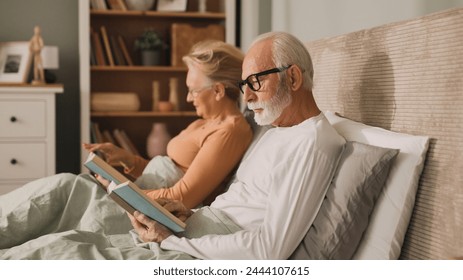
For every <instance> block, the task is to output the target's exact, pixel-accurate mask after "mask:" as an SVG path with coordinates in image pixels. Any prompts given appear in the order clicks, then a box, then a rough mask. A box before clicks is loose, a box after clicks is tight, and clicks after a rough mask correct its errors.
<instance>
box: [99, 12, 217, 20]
mask: <svg viewBox="0 0 463 280" xmlns="http://www.w3.org/2000/svg"><path fill="white" fill-rule="evenodd" d="M90 14H91V15H92V16H114V17H123V16H125V17H159V18H190V19H193V18H194V19H216V20H224V19H225V13H215V12H206V13H199V12H158V11H115V10H108V11H96V10H92V11H91V12H90Z"/></svg>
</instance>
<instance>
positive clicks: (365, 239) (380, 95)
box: [0, 9, 463, 259]
mask: <svg viewBox="0 0 463 280" xmlns="http://www.w3.org/2000/svg"><path fill="white" fill-rule="evenodd" d="M461 30H463V9H452V10H447V11H443V12H439V13H435V14H431V15H427V16H424V17H420V18H417V19H413V20H407V21H403V22H397V23H392V24H387V25H383V26H379V27H376V28H372V29H367V30H362V31H358V32H354V33H350V34H345V35H341V36H337V37H333V38H326V39H321V40H317V41H313V42H307V43H306V46H307V48H308V50H309V52H310V53H311V55H312V58H313V63H314V70H315V76H314V95H315V98H316V100H317V103H318V104H319V106H320V108H321V109H322V110H323V111H324V112H325V115H326V116H327V118H328V120H329V121H330V122H331V123H332V124H333V126H334V127H335V128H336V129H337V130H338V132H339V133H340V134H341V135H343V136H344V137H345V138H346V139H347V140H348V141H349V143H361V144H364V145H370V146H371V147H377V148H378V149H384V150H381V151H383V152H384V153H382V152H381V151H380V152H381V153H379V154H380V155H384V154H388V157H387V158H388V162H389V163H390V164H389V165H388V168H387V172H385V173H384V172H383V173H381V174H383V175H381V176H382V177H384V180H382V183H381V187H380V188H377V191H375V195H371V196H369V197H368V199H370V198H372V197H374V199H371V201H370V202H369V203H362V205H364V207H363V206H362V207H363V208H362V209H364V210H362V211H361V213H360V212H359V213H360V214H361V215H360V214H359V215H357V216H356V215H350V216H349V217H350V218H349V219H350V220H349V221H351V222H352V223H351V224H349V225H345V220H346V219H345V218H344V217H341V218H340V219H339V221H340V222H339V224H343V228H342V229H341V230H342V235H339V234H338V233H339V232H337V231H338V229H339V227H337V228H336V229H335V230H334V231H336V232H335V233H334V234H333V233H330V235H326V234H325V235H322V236H320V234H319V233H320V232H323V230H318V229H324V230H326V231H328V232H329V231H333V229H332V228H329V227H327V226H326V221H327V220H329V219H330V218H326V216H327V215H332V212H331V210H330V209H332V207H331V206H330V205H331V204H329V202H330V198H329V197H334V200H336V195H338V194H339V191H337V188H336V184H335V183H336V181H338V182H339V181H340V182H343V181H344V180H343V178H342V176H341V175H340V174H342V173H343V174H346V173H350V172H349V171H350V170H349V169H348V167H351V165H350V164H344V165H340V167H338V171H339V170H342V169H341V167H345V168H346V170H347V171H346V170H344V171H343V172H338V175H339V176H338V175H337V176H335V179H334V180H333V184H332V186H333V187H331V186H330V189H329V190H328V193H327V199H326V201H327V203H325V202H324V203H323V204H322V208H321V209H320V212H319V214H318V215H317V218H316V220H315V222H314V225H313V227H312V228H317V230H316V233H314V231H310V230H309V232H308V233H307V236H306V238H304V240H303V242H301V245H300V246H299V247H298V249H297V250H296V252H295V253H294V254H293V255H292V256H291V258H295V259H300V258H315V259H317V258H334V259H344V258H351V259H398V258H400V259H448V258H455V257H459V256H461V255H463V235H462V234H461V232H462V229H463V217H462V214H461V213H463V188H462V186H463V178H462V175H461V170H463V157H462V156H461V153H462V152H463V132H462V121H463V115H462V112H461V108H462V107H463V94H462V90H463V75H462V73H463V37H462V36H461ZM265 129H268V128H261V129H260V132H264V131H265ZM258 135H260V133H257V136H258ZM257 138H258V137H256V141H257ZM356 145H358V144H352V147H353V148H352V149H354V148H355V147H357V146H356ZM251 148H252V146H251ZM362 149H363V148H362ZM386 150H387V151H386ZM363 151H366V150H363ZM368 151H370V150H368ZM376 151H377V149H376V150H375V153H376ZM390 151H392V152H390ZM393 151H395V152H393ZM386 152H387V153H386ZM369 154H373V153H369ZM381 159H384V157H383V156H381ZM364 161H365V160H360V161H359V160H356V161H355V160H353V161H350V163H353V164H360V163H361V164H363V162H364ZM345 162H348V161H347V160H346V161H345ZM375 166H376V165H375ZM378 170H384V169H383V168H380V169H378ZM361 175H362V176H363V177H362V178H363V180H364V181H365V180H366V181H365V182H367V183H362V184H361V185H362V186H365V185H371V180H372V179H371V178H375V177H377V176H376V175H374V176H372V175H371V174H367V175H368V176H367V175H365V172H364V174H361ZM60 180H65V181H72V182H74V183H73V184H70V183H66V184H62V185H63V187H62V188H60V190H59V191H57V192H55V193H51V194H50V193H49V194H48V195H43V196H38V197H39V199H38V200H37V201H34V203H36V204H39V203H43V202H44V201H47V200H48V201H57V197H60V196H62V195H63V194H64V195H66V196H67V197H70V199H68V200H66V201H65V202H64V204H63V205H61V206H59V207H58V206H57V205H53V204H52V203H51V204H50V205H51V206H50V207H49V209H47V211H46V212H43V213H37V212H35V211H33V209H32V210H31V211H29V214H30V215H29V216H25V217H23V219H22V220H19V221H11V220H9V221H6V222H17V223H18V224H17V226H18V227H21V226H27V227H30V230H29V232H30V235H29V236H27V237H21V236H17V235H14V233H13V234H12V235H10V236H9V239H5V238H3V240H0V248H10V247H11V246H13V247H14V248H13V249H12V250H10V249H1V250H0V258H5V259H8V258H12V259H18V258H33V259H36V258H37V259H39V258H40V259H54V258H61V259H82V258H83V259H150V258H154V254H153V252H156V251H159V250H160V249H159V248H158V247H156V246H155V244H151V245H150V246H151V247H149V249H150V250H147V247H146V246H145V245H143V246H135V247H134V246H127V244H130V242H131V241H129V240H127V234H125V233H126V232H127V231H128V230H129V229H130V228H131V226H130V223H128V220H127V219H126V216H125V214H124V212H123V211H121V210H120V209H119V208H117V207H118V206H114V204H110V203H108V204H107V205H106V204H104V207H100V205H93V204H92V203H87V202H88V201H91V200H88V199H87V200H79V199H75V200H73V199H72V196H73V195H75V194H76V193H77V188H76V184H79V185H80V184H82V185H85V186H86V187H79V189H78V193H79V195H80V196H82V194H85V196H86V197H87V198H94V199H99V200H105V199H106V198H104V197H102V192H98V189H97V188H95V186H94V185H92V180H93V179H92V178H91V177H90V176H88V175H80V176H75V175H71V174H65V175H64V176H55V177H50V178H45V179H42V181H41V183H40V186H46V187H47V186H52V185H53V184H57V183H59V181H60ZM79 182H80V183H79ZM36 185H37V184H36ZM36 185H31V186H29V187H30V188H29V190H28V191H27V192H26V191H25V190H24V193H21V192H18V193H17V194H16V195H17V197H13V195H11V194H10V195H9V196H0V206H2V207H0V210H1V211H3V213H7V212H8V211H9V209H7V208H5V207H3V205H2V203H5V201H10V202H11V201H12V200H14V199H18V202H17V203H20V202H19V200H21V199H23V200H24V199H27V195H26V193H29V192H30V189H34V191H35V192H38V193H47V192H46V187H45V189H44V188H43V187H41V188H38V187H37V186H36ZM23 189H24V188H23ZM330 191H331V192H330ZM344 191H345V192H346V193H348V194H350V193H351V192H350V191H349V190H344ZM357 193H358V194H359V197H360V198H362V197H363V196H361V195H364V192H362V191H358V190H357ZM356 199H358V197H357V198H356ZM363 200H365V199H363ZM83 203H86V204H83ZM325 204H326V205H325ZM14 205H15V203H12V204H11V203H10V206H9V207H14ZM111 205H112V206H111ZM324 205H325V207H324ZM57 209H59V210H57ZM63 209H64V210H63ZM62 211H64V212H63V213H64V216H63V213H62ZM100 213H101V215H100ZM0 217H1V213H0ZM323 217H325V218H323ZM359 217H360V218H359ZM41 219H49V220H50V221H51V224H52V228H40V226H39V225H38V224H37V226H36V227H34V225H35V221H39V220H41ZM121 221H122V222H121ZM2 222H5V220H2ZM6 222H5V223H6ZM353 224H355V225H356V226H355V231H352V230H351V228H353V226H351V225H353ZM2 226H5V224H1V223H0V234H1V233H2V232H1V230H2ZM53 231H57V232H58V233H53V234H47V233H49V232H53ZM219 232H220V229H219V231H218V233H219ZM346 232H347V233H348V234H346ZM44 234H45V235H44ZM198 234H200V233H198ZM106 236H110V237H106ZM333 236H336V237H333ZM346 236H348V238H347V237H346ZM21 238H25V239H26V240H29V239H32V241H30V242H27V243H25V244H22V245H19V246H16V245H18V244H21V243H22V240H21ZM314 240H316V241H314ZM352 240H355V242H354V243H353V241H352ZM10 241H11V242H10ZM8 242H10V243H8ZM313 244H316V246H319V247H313ZM340 244H341V245H342V247H340V246H341V245H340ZM352 244H354V245H352ZM318 248H322V249H321V250H320V251H322V250H325V251H326V252H327V253H326V255H320V254H319V255H317V256H313V255H311V254H313V251H317V252H316V253H317V254H318V253H319V252H318ZM164 253H165V252H164ZM163 256H164V257H166V258H171V257H172V256H171V255H169V253H166V255H163ZM175 257H178V258H188V256H185V255H176V256H175Z"/></svg>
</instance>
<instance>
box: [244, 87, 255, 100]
mask: <svg viewBox="0 0 463 280" xmlns="http://www.w3.org/2000/svg"><path fill="white" fill-rule="evenodd" d="M243 90H244V101H246V102H252V101H255V100H256V98H257V96H256V93H255V92H254V91H253V90H251V89H250V88H249V87H248V86H247V85H246V86H244V87H243Z"/></svg>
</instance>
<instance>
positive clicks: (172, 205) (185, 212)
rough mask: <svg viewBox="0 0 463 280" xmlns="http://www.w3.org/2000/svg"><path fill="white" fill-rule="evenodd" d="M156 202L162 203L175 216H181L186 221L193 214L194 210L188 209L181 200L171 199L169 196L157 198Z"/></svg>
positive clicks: (180, 218)
mask: <svg viewBox="0 0 463 280" xmlns="http://www.w3.org/2000/svg"><path fill="white" fill-rule="evenodd" d="M156 202H157V203H159V204H161V206H163V207H164V208H166V210H167V211H169V212H170V213H172V214H173V215H174V216H175V217H177V218H179V220H181V221H182V222H185V221H186V220H187V219H188V218H189V217H190V216H191V215H192V214H193V211H191V209H188V208H187V207H186V206H185V205H183V203H182V202H180V201H179V200H170V199H167V198H159V199H156Z"/></svg>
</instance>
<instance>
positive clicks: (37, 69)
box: [29, 26, 45, 85]
mask: <svg viewBox="0 0 463 280" xmlns="http://www.w3.org/2000/svg"><path fill="white" fill-rule="evenodd" d="M43 46H44V45H43V40H42V37H41V36H40V27H39V26H35V27H34V36H32V38H31V40H30V41H29V50H30V52H31V54H32V56H33V58H34V79H33V80H32V84H33V85H41V84H45V75H44V71H43V64H42V56H41V52H42V49H43Z"/></svg>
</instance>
